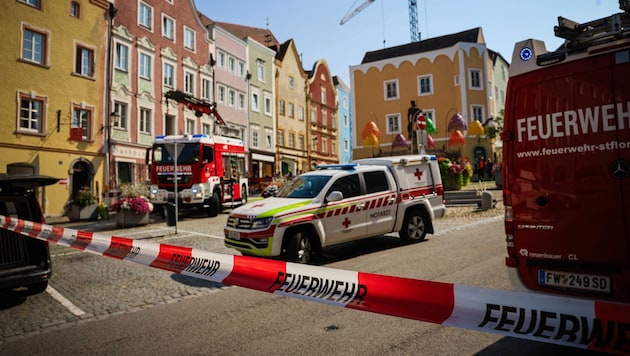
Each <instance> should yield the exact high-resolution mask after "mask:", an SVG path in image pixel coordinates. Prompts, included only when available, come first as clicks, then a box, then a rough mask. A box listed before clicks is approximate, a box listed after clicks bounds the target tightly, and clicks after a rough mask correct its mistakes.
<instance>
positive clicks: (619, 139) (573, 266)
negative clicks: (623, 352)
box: [502, 0, 630, 303]
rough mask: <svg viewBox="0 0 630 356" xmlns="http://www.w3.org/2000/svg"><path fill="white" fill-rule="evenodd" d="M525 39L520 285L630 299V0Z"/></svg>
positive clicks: (513, 71)
mask: <svg viewBox="0 0 630 356" xmlns="http://www.w3.org/2000/svg"><path fill="white" fill-rule="evenodd" d="M619 4H620V8H621V9H622V11H623V12H621V13H618V14H614V15H612V16H609V17H605V18H602V19H598V20H594V21H590V22H587V23H582V24H580V23H576V22H574V21H571V20H567V19H565V18H562V17H560V18H559V19H558V22H559V23H558V26H556V27H555V34H556V36H558V37H561V38H564V39H565V43H564V44H563V45H562V46H561V47H560V48H559V49H557V50H555V51H552V52H547V51H546V50H545V45H544V43H543V42H541V41H536V40H531V39H530V40H526V41H522V42H519V43H517V44H516V47H515V49H514V53H513V56H512V63H511V65H510V79H509V81H508V89H507V98H506V108H505V124H504V130H503V133H502V138H503V157H504V162H503V183H504V184H503V186H504V191H503V194H504V204H505V233H506V240H507V257H506V260H505V263H506V265H507V267H508V271H509V275H510V278H511V280H512V282H513V284H514V286H517V287H520V288H524V289H527V290H534V291H539V292H546V293H554V294H565V295H572V296H578V297H586V298H595V299H607V300H613V301H620V302H626V303H627V302H630V233H629V230H630V225H629V222H630V85H629V84H628V80H629V79H630V1H628V0H620V2H619Z"/></svg>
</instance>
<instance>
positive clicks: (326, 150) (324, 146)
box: [322, 137, 328, 154]
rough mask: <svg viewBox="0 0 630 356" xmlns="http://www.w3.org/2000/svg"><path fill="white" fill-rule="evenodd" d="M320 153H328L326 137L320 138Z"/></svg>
mask: <svg viewBox="0 0 630 356" xmlns="http://www.w3.org/2000/svg"><path fill="white" fill-rule="evenodd" d="M322 153H324V154H326V153H328V139H327V138H326V137H322Z"/></svg>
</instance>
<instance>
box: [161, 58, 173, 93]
mask: <svg viewBox="0 0 630 356" xmlns="http://www.w3.org/2000/svg"><path fill="white" fill-rule="evenodd" d="M162 84H163V85H164V86H165V87H167V88H174V86H175V67H174V66H173V65H172V64H170V63H164V69H163V70H162Z"/></svg>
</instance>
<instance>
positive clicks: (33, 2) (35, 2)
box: [18, 0, 41, 9]
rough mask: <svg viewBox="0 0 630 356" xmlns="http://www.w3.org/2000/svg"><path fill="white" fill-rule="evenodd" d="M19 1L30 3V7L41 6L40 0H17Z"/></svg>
mask: <svg viewBox="0 0 630 356" xmlns="http://www.w3.org/2000/svg"><path fill="white" fill-rule="evenodd" d="M18 1H19V2H21V3H23V4H26V5H30V6H32V7H36V8H38V9H40V8H41V4H40V0H18Z"/></svg>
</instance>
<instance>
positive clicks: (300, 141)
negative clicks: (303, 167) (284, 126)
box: [298, 135, 304, 150]
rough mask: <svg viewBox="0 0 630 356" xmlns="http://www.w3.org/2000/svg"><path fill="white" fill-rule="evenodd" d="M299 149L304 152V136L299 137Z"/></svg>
mask: <svg viewBox="0 0 630 356" xmlns="http://www.w3.org/2000/svg"><path fill="white" fill-rule="evenodd" d="M298 148H299V149H300V150H304V135H299V136H298Z"/></svg>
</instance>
